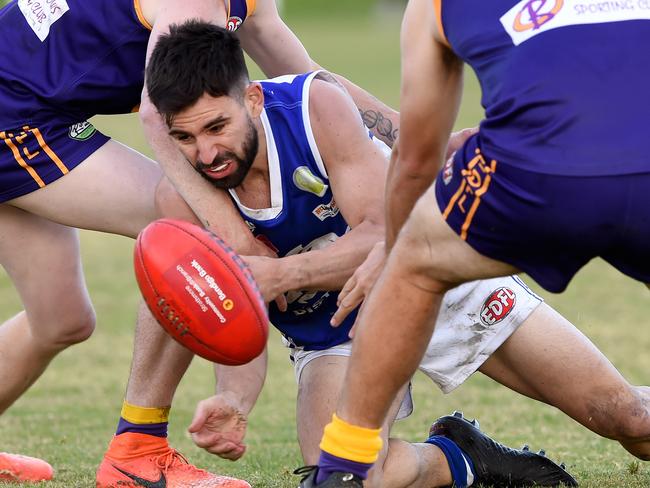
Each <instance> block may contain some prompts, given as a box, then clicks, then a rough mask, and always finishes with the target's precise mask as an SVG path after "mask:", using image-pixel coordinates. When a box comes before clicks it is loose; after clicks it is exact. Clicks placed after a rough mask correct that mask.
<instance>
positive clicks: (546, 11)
mask: <svg viewBox="0 0 650 488" xmlns="http://www.w3.org/2000/svg"><path fill="white" fill-rule="evenodd" d="M643 19H646V20H650V0H522V1H521V2H519V3H518V4H517V5H515V6H514V7H512V8H511V9H510V10H508V11H507V12H506V13H505V14H504V15H503V16H502V17H501V18H500V19H499V20H500V21H501V24H503V27H504V29H505V30H506V32H507V33H508V35H509V36H510V38H511V39H512V42H513V44H514V45H515V46H518V45H519V44H521V43H522V42H524V41H527V40H528V39H531V38H533V37H535V36H536V35H538V34H541V33H543V32H546V31H549V30H552V29H557V28H559V27H567V26H570V25H581V24H602V23H605V22H622V21H625V20H643Z"/></svg>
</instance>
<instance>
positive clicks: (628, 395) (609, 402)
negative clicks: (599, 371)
mask: <svg viewBox="0 0 650 488" xmlns="http://www.w3.org/2000/svg"><path fill="white" fill-rule="evenodd" d="M591 403H592V405H591V412H590V416H591V418H592V420H593V421H594V422H595V423H596V425H597V429H598V430H599V431H600V432H601V434H602V435H604V436H606V437H609V438H610V439H615V440H618V441H620V442H622V443H624V444H625V443H630V442H632V443H634V442H647V443H649V444H650V393H649V392H648V391H647V388H645V387H633V386H628V387H627V388H625V389H621V390H618V391H616V392H610V393H609V394H608V395H602V397H601V399H599V400H597V401H594V402H591Z"/></svg>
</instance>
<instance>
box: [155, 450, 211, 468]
mask: <svg viewBox="0 0 650 488" xmlns="http://www.w3.org/2000/svg"><path fill="white" fill-rule="evenodd" d="M152 461H153V462H154V463H156V466H158V467H159V468H160V469H161V470H163V471H164V472H167V470H168V469H169V468H171V467H172V466H174V465H181V466H191V465H190V462H189V461H188V460H187V458H186V457H185V456H183V455H182V454H181V453H180V452H178V451H177V450H176V449H169V450H168V451H166V452H165V453H164V454H160V455H158V456H155V457H153V458H152ZM192 470H197V471H203V470H200V469H199V468H196V467H194V466H192Z"/></svg>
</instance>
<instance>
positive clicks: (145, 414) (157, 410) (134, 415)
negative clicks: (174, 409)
mask: <svg viewBox="0 0 650 488" xmlns="http://www.w3.org/2000/svg"><path fill="white" fill-rule="evenodd" d="M170 408H171V407H138V406H137V405H131V404H130V403H128V402H127V401H126V400H124V403H123V404H122V413H121V416H122V418H123V419H124V420H126V421H127V422H131V423H132V424H160V423H162V422H169V410H170Z"/></svg>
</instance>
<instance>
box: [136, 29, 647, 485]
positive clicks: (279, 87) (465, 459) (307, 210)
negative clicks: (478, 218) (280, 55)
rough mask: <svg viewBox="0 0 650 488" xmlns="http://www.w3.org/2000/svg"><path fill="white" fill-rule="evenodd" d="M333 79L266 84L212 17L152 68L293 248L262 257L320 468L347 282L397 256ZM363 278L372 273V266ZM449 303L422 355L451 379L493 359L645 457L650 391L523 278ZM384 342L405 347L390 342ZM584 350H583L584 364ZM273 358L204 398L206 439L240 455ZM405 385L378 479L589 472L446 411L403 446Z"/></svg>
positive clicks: (363, 137)
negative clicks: (516, 446)
mask: <svg viewBox="0 0 650 488" xmlns="http://www.w3.org/2000/svg"><path fill="white" fill-rule="evenodd" d="M215 46H220V48H219V49H215V48H214V47H215ZM225 53H230V54H225ZM178 59H187V61H186V63H187V64H186V65H184V64H183V63H177V62H176V61H175V60H178ZM190 66H208V67H210V69H209V70H200V69H196V68H195V69H190ZM215 66H218V67H220V69H215V68H214V67H215ZM320 75H321V73H320V72H312V73H307V74H304V75H295V76H284V77H280V78H276V79H273V80H265V81H262V82H250V81H249V79H248V76H247V73H246V70H245V65H244V64H243V57H242V53H241V50H240V49H239V48H238V46H237V43H236V42H235V40H234V39H233V38H232V36H229V35H228V33H227V32H225V31H223V30H220V29H217V28H212V27H210V26H208V25H205V24H196V23H194V24H187V25H183V26H181V27H179V28H176V29H174V30H173V31H172V33H171V34H170V35H169V36H165V37H163V38H161V40H160V41H159V43H158V45H157V46H156V48H155V50H154V53H153V56H152V59H151V64H150V65H149V68H148V75H147V84H148V88H149V93H150V96H151V99H152V101H153V103H154V105H155V106H156V107H157V109H158V110H159V111H160V112H161V114H163V116H164V118H165V120H166V121H167V125H168V131H169V134H170V136H172V138H173V139H174V141H175V142H176V144H177V146H178V147H179V148H180V150H181V151H182V152H183V154H184V155H185V157H186V159H187V161H189V162H190V164H191V165H192V166H193V167H194V169H195V170H196V171H197V172H198V174H200V175H201V176H202V177H203V178H204V179H205V180H206V181H207V182H209V183H210V184H212V185H213V186H214V187H215V188H216V189H227V190H228V191H229V192H230V195H231V197H232V198H233V200H234V201H235V203H236V205H237V208H238V209H239V211H240V212H241V214H242V216H243V217H244V218H245V219H246V221H247V222H248V227H249V228H250V229H252V232H253V234H254V235H255V236H256V237H257V238H259V239H260V240H263V241H264V242H266V243H267V244H268V245H269V246H271V247H273V248H274V249H275V250H276V251H277V253H278V255H279V256H281V257H280V258H277V259H276V258H265V257H248V258H247V260H248V262H249V264H250V265H251V269H252V271H253V273H254V275H255V277H256V278H257V280H258V283H259V285H260V288H261V290H262V291H263V293H264V294H265V296H266V299H267V300H268V301H272V300H273V299H274V298H276V297H277V296H278V295H281V294H284V293H287V302H288V309H287V310H284V311H283V310H280V309H278V307H277V306H275V305H274V304H272V305H271V308H270V314H271V322H272V323H273V324H274V325H275V326H276V327H277V328H278V329H279V330H280V331H281V332H282V333H283V335H284V337H285V338H286V341H287V344H288V346H289V347H290V356H291V358H292V361H293V362H294V367H295V371H296V378H297V381H298V384H299V394H298V408H297V413H298V438H299V442H300V447H301V451H302V454H303V457H304V459H305V462H306V463H307V464H314V463H316V462H317V461H318V459H319V448H318V441H319V439H320V436H321V433H322V429H323V427H324V425H325V424H326V423H327V421H328V420H329V419H330V418H331V415H332V412H333V409H334V406H335V404H336V401H337V399H338V396H339V391H340V387H341V384H342V382H343V376H344V373H345V369H346V365H347V364H348V356H349V354H350V341H349V334H350V331H351V328H352V325H353V323H354V313H353V314H351V315H349V316H347V317H346V318H344V319H343V318H342V319H341V320H340V321H338V322H337V325H338V327H331V325H330V319H331V318H332V314H334V312H335V311H336V309H337V295H338V293H337V290H339V289H341V288H342V287H343V286H344V283H345V282H346V280H347V279H348V278H349V277H350V276H351V275H352V273H353V271H354V270H355V269H356V268H357V266H358V265H359V263H361V261H362V260H363V259H364V257H365V256H366V255H367V254H368V252H369V251H370V249H371V248H372V247H373V246H375V250H374V251H373V253H372V254H371V257H370V258H369V259H368V262H370V261H374V260H375V259H376V257H377V256H381V255H382V254H383V253H384V251H383V248H382V247H381V244H378V241H381V239H382V236H383V230H384V223H383V201H384V182H385V178H386V159H385V155H384V153H382V152H381V151H380V149H379V148H378V147H377V145H376V144H374V143H373V141H372V140H371V139H370V138H369V137H368V135H367V131H366V130H365V129H364V127H363V125H362V123H361V120H360V119H359V117H358V116H357V115H356V113H355V110H354V106H353V105H352V103H351V101H350V100H348V98H347V97H346V96H345V94H344V93H342V92H341V91H340V90H339V89H338V88H337V87H336V86H333V85H332V84H331V83H327V82H325V81H324V80H322V79H320ZM173 198H174V197H168V198H166V199H165V202H167V203H169V202H171V201H172V199H173ZM176 201H177V207H178V208H177V209H176V214H177V216H179V217H180V216H181V215H182V213H183V212H182V208H183V202H182V201H181V200H180V199H179V197H178V196H177V197H176ZM215 205H216V204H215ZM184 208H185V216H186V218H187V219H188V220H191V219H192V216H191V212H189V208H187V207H184ZM170 213H171V211H170ZM367 265H368V264H366V266H367ZM362 275H365V272H363V270H362V271H360V272H358V274H357V275H356V276H357V278H359V277H361V276H362ZM443 303H444V305H443V309H444V313H443V314H442V315H441V316H440V318H439V320H438V321H437V325H436V334H435V335H434V336H433V338H432V340H431V341H430V342H429V343H428V345H427V347H426V357H425V359H424V360H423V361H422V362H421V363H420V369H421V370H422V371H423V372H424V373H425V374H427V375H428V376H430V377H431V378H432V379H433V380H434V381H435V382H436V383H437V384H438V385H439V386H440V387H441V389H442V390H443V391H450V390H452V389H453V388H455V387H456V386H458V385H459V384H461V383H462V382H463V381H464V380H465V379H466V378H467V377H468V376H469V375H471V374H472V373H473V372H474V371H476V369H477V368H480V370H481V371H482V372H483V373H485V374H487V375H489V376H491V377H493V378H495V379H496V380H498V381H500V382H502V383H503V384H505V385H507V386H509V387H511V388H513V389H514V390H516V391H519V392H521V393H523V394H526V395H528V396H530V397H532V398H535V399H538V400H542V401H545V402H547V403H549V404H551V405H554V406H556V407H558V408H560V409H562V410H563V411H564V412H566V413H567V414H568V415H570V416H572V417H574V418H575V419H577V420H578V421H580V422H581V423H583V424H584V425H585V426H587V427H589V428H591V429H592V430H594V431H596V432H598V433H600V434H602V435H605V436H608V437H612V438H616V439H619V440H621V441H622V442H623V444H624V445H625V447H627V448H628V449H630V450H632V451H633V452H635V453H637V454H640V453H642V452H643V449H644V448H647V432H648V431H649V430H650V420H649V416H648V414H647V409H648V407H647V404H644V401H646V402H647V399H648V397H649V396H648V390H647V389H644V388H636V387H633V386H631V385H629V384H628V383H627V382H626V381H625V380H624V379H623V378H622V377H621V376H620V374H619V373H618V372H617V371H616V370H615V368H614V367H613V366H612V365H611V364H610V363H609V362H608V361H607V359H606V358H604V357H603V355H602V354H601V353H600V352H599V351H598V350H597V349H596V348H595V347H594V346H593V345H592V344H591V343H590V342H589V341H588V340H587V339H586V338H585V337H584V336H583V335H582V334H580V333H579V332H578V331H577V330H576V329H575V328H574V327H573V326H572V325H571V324H569V323H568V322H567V321H566V320H565V319H563V318H562V317H561V316H560V315H559V314H557V313H556V312H554V311H553V310H552V309H551V308H550V307H548V306H547V305H545V304H543V303H542V301H541V299H540V298H539V297H537V296H536V295H534V294H533V293H532V292H531V291H530V290H529V289H528V288H527V287H526V286H525V285H524V284H523V283H522V282H521V281H520V280H519V279H518V278H516V277H508V278H498V279H493V280H487V281H478V282H472V283H469V284H466V285H463V286H461V287H459V288H457V289H455V290H452V291H450V292H449V293H448V294H447V295H446V296H445V298H444V302H443ZM339 317H342V316H341V315H340V316H339ZM393 327H394V329H395V330H396V331H400V330H401V329H402V328H403V327H405V324H403V323H402V322H401V321H399V320H396V321H395V322H394V323H393ZM378 347H380V350H381V352H382V354H384V355H391V354H392V351H391V347H390V344H389V343H388V344H383V345H381V346H378ZM571 357H574V358H575V360H573V361H568V360H567V358H571ZM264 366H265V359H264V358H260V359H258V360H256V361H255V362H254V363H253V364H252V365H249V366H246V367H243V368H241V367H239V368H232V367H222V368H221V374H220V375H219V378H220V381H219V386H218V387H219V390H220V391H219V393H218V394H217V395H216V396H215V397H212V398H210V399H208V400H206V401H204V402H202V403H201V404H200V405H199V406H198V407H197V412H196V415H195V418H194V420H193V422H192V425H191V426H190V432H192V434H193V438H194V440H195V442H196V443H197V445H199V446H201V447H203V448H205V449H207V450H208V451H209V452H212V453H215V454H218V455H221V456H223V457H226V458H229V459H237V458H239V457H241V456H242V454H243V453H244V451H245V445H244V443H243V436H244V433H245V418H246V415H247V414H248V413H249V411H250V410H251V408H252V407H253V404H254V403H255V401H256V398H257V394H258V393H259V388H261V385H262V382H263V377H264V371H263V370H264ZM255 371H257V373H256V374H255ZM244 375H245V376H244ZM405 383H406V381H405ZM402 388H403V389H402V390H401V392H400V395H398V401H396V402H393V404H392V405H391V410H390V414H389V416H388V419H387V421H386V422H385V423H384V425H383V429H382V430H381V434H380V436H381V437H382V438H383V441H384V443H383V445H384V448H383V450H382V451H381V454H380V458H379V459H380V461H379V463H378V464H377V469H375V470H374V472H373V474H372V476H373V479H374V481H375V482H376V483H381V485H382V486H387V487H401V486H414V485H415V486H447V485H450V484H452V482H453V483H455V485H456V486H468V485H469V484H471V483H472V480H474V481H477V482H484V483H501V484H506V483H508V482H512V483H513V484H516V485H519V484H526V483H529V484H530V483H533V482H536V483H539V484H542V485H551V486H553V485H557V484H558V483H560V482H564V483H567V484H571V483H574V481H573V480H572V478H571V477H570V476H569V475H568V474H567V473H566V472H564V471H563V470H562V469H561V468H560V467H558V466H556V465H554V464H553V463H551V462H550V461H549V460H547V459H544V458H541V457H540V456H535V455H534V454H531V453H530V452H529V451H525V450H522V451H515V450H505V451H503V452H505V453H506V455H505V456H503V457H502V456H501V455H499V454H498V452H500V449H497V448H496V447H495V444H494V443H492V441H490V440H487V439H486V438H485V437H484V434H482V433H480V431H479V430H478V429H476V428H475V427H474V426H472V425H471V424H470V423H468V422H466V421H465V420H463V419H462V418H460V417H455V416H449V417H443V418H442V419H439V420H438V421H437V422H435V423H434V425H433V427H432V435H431V436H430V437H429V438H428V439H427V441H426V442H424V443H419V444H409V443H406V442H403V441H400V440H397V439H391V440H390V442H387V439H388V431H389V427H390V425H391V423H392V421H393V419H394V418H396V417H401V416H404V415H408V413H409V411H410V395H409V393H408V387H407V386H405V385H402ZM614 392H615V393H614ZM594 405H599V407H598V408H597V409H594V408H593V406H594ZM639 412H643V414H641V415H639V414H638V413H639ZM612 418H616V419H617V422H612V421H611V419H612ZM378 433H379V432H378ZM476 445H481V446H486V448H485V450H483V448H478V449H477V448H476ZM528 463H530V464H528ZM522 466H529V467H532V468H535V469H531V471H525V470H522ZM354 470H355V468H354V465H353V464H352V463H351V464H350V469H349V470H348V471H346V472H344V473H340V476H339V477H338V478H333V479H332V481H329V483H335V482H341V483H343V486H356V485H358V484H360V481H359V479H360V478H361V477H362V474H361V473H358V472H356V471H354ZM542 473H544V474H542ZM305 474H307V475H308V477H307V480H305V483H306V484H307V486H309V484H310V483H311V484H313V483H315V482H316V481H315V477H316V475H317V472H316V471H313V470H312V471H311V472H307V473H305ZM346 480H347V481H346ZM326 483H327V482H326ZM323 486H329V485H327V484H325V485H323Z"/></svg>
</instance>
